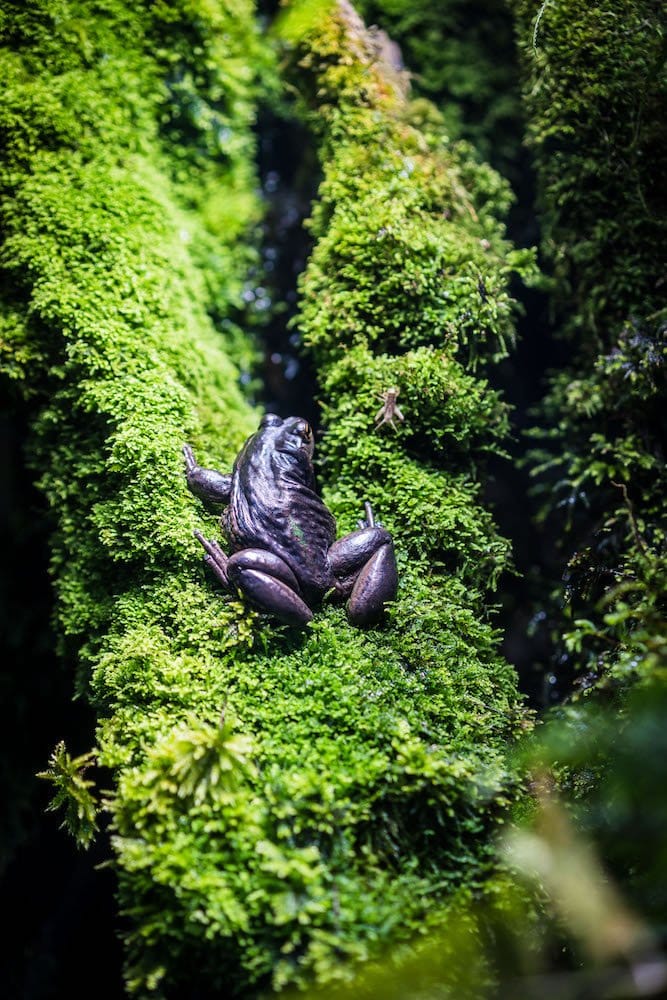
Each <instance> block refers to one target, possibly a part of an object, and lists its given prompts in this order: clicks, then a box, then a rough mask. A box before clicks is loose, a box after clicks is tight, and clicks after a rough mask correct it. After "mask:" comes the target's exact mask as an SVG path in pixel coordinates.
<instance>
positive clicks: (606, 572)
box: [514, 0, 667, 687]
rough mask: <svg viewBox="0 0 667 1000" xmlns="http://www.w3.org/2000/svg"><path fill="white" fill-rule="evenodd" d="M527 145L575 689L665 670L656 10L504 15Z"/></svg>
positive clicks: (547, 476) (545, 452)
mask: <svg viewBox="0 0 667 1000" xmlns="http://www.w3.org/2000/svg"><path fill="white" fill-rule="evenodd" d="M514 7H515V9H516V12H517V23H518V26H519V32H520V34H519V38H520V44H521V48H522V52H523V55H524V59H525V70H526V105H527V109H528V112H529V117H530V127H529V140H530V143H531V145H532V148H533V150H534V153H535V158H536V165H537V173H538V178H539V186H540V190H539V204H540V207H541V213H542V220H543V225H544V234H545V238H544V251H545V255H546V256H547V258H548V259H549V261H550V262H551V266H552V270H553V278H554V282H553V289H554V296H553V298H554V306H555V314H556V317H557V323H558V325H559V328H560V329H561V331H562V333H563V334H564V335H565V336H567V337H569V338H570V341H571V343H572V364H571V365H570V366H568V367H567V369H565V370H564V371H561V372H558V373H556V374H555V375H554V376H553V378H552V380H551V385H550V390H549V393H548V395H547V397H546V400H545V402H544V406H543V420H544V426H546V427H548V428H549V430H548V431H544V430H538V431H536V432H535V434H536V436H537V437H538V438H539V439H541V444H540V447H539V448H538V449H536V451H535V453H534V455H533V466H534V472H535V475H536V477H538V479H537V481H538V488H539V489H540V490H541V491H542V492H543V495H544V509H543V517H545V518H547V517H548V518H550V520H551V523H552V524H553V525H555V527H556V530H557V531H558V533H559V534H564V535H565V537H566V539H567V541H566V545H567V547H568V550H569V551H568V554H569V556H570V558H569V564H568V568H567V571H566V583H567V591H566V594H565V598H566V614H567V617H568V619H569V620H568V621H566V622H565V623H563V620H562V618H559V619H557V620H556V623H555V625H556V628H557V629H563V627H564V628H565V630H566V631H567V632H568V634H567V635H566V640H565V641H566V645H567V647H568V649H569V653H570V654H571V660H572V663H573V672H574V673H575V674H578V675H579V678H580V680H581V682H582V683H583V685H584V687H590V686H591V685H593V684H595V683H598V682H605V681H607V680H609V678H610V676H616V677H617V678H622V679H623V680H630V679H631V678H633V677H635V676H636V675H637V674H640V675H642V676H646V675H650V674H652V673H654V671H655V670H656V669H657V670H663V671H664V665H665V653H666V651H667V648H666V644H665V643H666V637H667V629H666V628H665V618H664V600H663V595H664V582H665V529H666V522H665V501H664V497H665V489H666V487H667V480H666V479H665V466H664V451H665V438H664V430H663V426H662V425H663V423H664V421H663V418H662V411H663V410H664V405H665V396H666V391H665V390H666V388H667V383H666V377H665V371H666V362H667V340H666V336H665V333H666V331H667V323H666V318H665V313H664V309H661V307H662V305H663V303H662V299H663V292H662V288H661V283H662V281H663V278H664V275H663V262H662V258H663V257H664V253H663V248H664V245H665V238H666V237H667V213H666V211H665V209H666V207H667V206H666V204H665V192H664V186H661V185H660V184H659V182H658V177H659V173H660V166H659V165H660V164H662V163H664V160H665V154H666V152H667V127H666V125H665V120H664V114H663V108H664V98H665V78H664V74H661V72H660V67H661V65H662V62H663V60H664V38H663V30H662V21H661V16H660V15H661V10H660V7H659V5H658V4H656V3H652V2H644V0H642V2H632V3H621V2H618V3H614V2H612V3H605V4H585V3H583V2H581V3H579V2H577V3H570V4H568V5H563V4H557V3H554V4H544V5H542V6H539V5H538V4H537V3H527V2H521V0H520V2H516V3H515V4H514Z"/></svg>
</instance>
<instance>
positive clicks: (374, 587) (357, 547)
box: [329, 503, 398, 625]
mask: <svg viewBox="0 0 667 1000" xmlns="http://www.w3.org/2000/svg"><path fill="white" fill-rule="evenodd" d="M364 509H365V513H366V518H365V520H363V521H360V522H359V529H358V530H357V531H353V532H352V533H351V534H349V535H346V536H345V537H344V538H341V539H340V540H339V541H337V542H334V544H333V545H332V546H331V548H330V549H329V565H330V567H331V569H332V570H333V573H334V576H335V578H336V581H337V590H338V593H339V594H341V596H343V597H347V595H348V594H349V596H350V599H349V601H348V603H347V615H348V618H349V619H350V621H351V622H352V624H353V625H372V624H373V623H374V622H377V621H378V620H379V618H380V617H381V616H382V612H383V611H384V605H385V604H386V603H387V602H388V601H393V599H394V597H395V596H396V591H397V589H398V571H397V569H396V557H395V555H394V544H393V541H392V538H391V535H390V534H389V532H388V531H387V530H386V529H385V528H383V527H381V526H380V525H378V524H376V523H375V518H374V516H373V509H372V507H371V505H370V504H369V503H366V504H364Z"/></svg>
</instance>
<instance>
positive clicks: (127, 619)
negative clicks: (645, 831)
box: [0, 0, 531, 995]
mask: <svg viewBox="0 0 667 1000" xmlns="http://www.w3.org/2000/svg"><path fill="white" fill-rule="evenodd" d="M130 8H131V9H130ZM341 11H342V13H341ZM4 13H5V17H4V32H5V36H4V37H5V43H6V47H5V48H4V49H3V52H2V61H1V63H0V65H1V67H2V74H3V93H4V94H5V95H6V100H5V101H4V103H3V107H2V109H1V110H0V135H1V136H2V145H3V150H4V158H3V161H2V167H1V171H0V185H1V187H2V221H3V243H2V248H1V250H0V264H1V266H2V282H3V284H2V291H3V326H2V330H3V354H2V357H3V359H6V363H5V362H3V363H5V372H6V377H7V379H12V380H14V382H15V384H16V385H17V387H18V388H20V389H21V390H22V391H23V392H24V393H25V394H26V396H27V397H28V398H29V399H30V401H31V406H32V407H33V410H34V426H33V438H32V443H31V461H32V463H33V466H34V468H35V469H36V471H37V474H38V475H39V478H40V483H41V487H42V489H43V491H44V494H45V496H46V497H47V499H48V502H49V504H50V508H51V510H52V516H53V522H54V536H53V558H52V571H53V577H54V584H55V587H56V590H57V595H58V607H57V615H58V625H59V632H60V635H61V646H62V650H63V652H66V653H69V654H72V655H75V656H76V657H77V659H78V663H79V669H78V682H77V684H78V689H79V691H80V692H81V693H83V694H85V695H86V696H87V697H89V698H90V699H91V700H92V701H93V703H94V705H95V707H96V710H97V712H98V715H99V730H98V747H97V750H96V753H97V759H98V761H99V762H100V763H101V764H102V765H103V766H105V767H107V768H111V770H112V772H113V775H114V787H113V789H112V791H111V792H110V793H109V795H108V796H107V799H106V802H105V806H104V808H105V809H106V811H107V812H109V813H110V816H111V820H110V821H111V830H112V834H113V848H114V857H115V867H116V870H117V873H118V880H119V903H120V908H121V911H122V913H123V915H124V918H125V921H126V924H125V926H126V928H127V930H126V932H125V938H126V943H127V970H126V971H127V982H128V989H129V990H130V991H131V992H134V993H138V994H141V995H146V994H151V993H155V992H165V991H166V992H168V993H169V994H171V995H173V994H178V993H179V991H181V992H184V993H187V994H188V995H192V993H193V992H197V991H200V992H202V993H207V994H212V993H215V992H216V991H218V992H219V991H220V990H223V989H224V990H226V991H231V992H236V993H238V994H243V995H248V993H249V992H251V991H252V990H254V989H259V988H260V987H265V986H271V987H272V988H274V989H280V988H282V987H283V986H284V985H285V984H288V983H292V984H297V985H299V986H302V987H303V986H305V985H307V984H309V983H312V982H313V981H314V980H315V981H319V982H328V981H331V980H334V979H336V978H337V977H345V976H347V975H349V970H348V964H347V963H348V962H350V963H353V964H354V963H358V962H360V961H363V960H364V959H366V958H367V957H368V956H371V955H373V954H376V953H377V952H378V951H379V949H380V948H381V947H382V946H383V945H384V944H385V943H386V942H388V941H396V940H407V939H408V938H411V937H412V936H413V935H414V934H415V933H420V932H422V931H423V930H424V929H426V928H427V927H428V926H429V924H430V923H432V922H435V921H436V920H437V919H438V908H439V904H441V903H444V902H445V901H446V900H447V899H448V898H449V896H450V894H451V892H452V891H453V890H454V889H455V888H457V887H459V886H460V885H461V884H465V886H466V887H467V889H468V890H469V891H471V892H473V891H475V888H476V886H477V885H478V883H479V882H480V880H482V879H483V877H484V875H485V872H486V870H487V869H488V867H489V864H490V858H491V847H490V842H491V837H492V834H493V830H494V828H495V824H496V822H497V820H498V819H499V818H501V817H502V816H503V815H504V813H505V810H506V807H507V803H508V801H509V798H510V797H511V795H512V793H513V778H512V776H511V774H510V773H509V770H508V765H507V763H506V760H505V756H504V745H505V740H506V738H507V737H508V735H511V734H512V733H513V732H514V730H515V729H516V728H517V726H518V725H519V724H520V720H521V707H520V699H519V698H518V695H517V691H516V684H515V677H514V673H513V671H512V670H511V668H510V667H509V666H508V665H507V664H506V663H505V662H504V661H503V660H502V659H501V658H500V657H499V656H498V653H497V644H498V636H497V634H496V632H495V631H494V629H493V627H492V625H491V624H490V623H489V621H488V584H489V583H490V582H492V581H493V580H494V578H495V577H496V575H497V574H498V572H499V571H500V570H501V568H502V567H503V566H504V565H505V564H506V561H507V545H506V543H505V542H504V541H503V540H502V539H500V538H499V537H498V535H497V532H496V530H495V528H494V526H493V524H492V521H491V518H490V516H489V514H488V513H487V512H486V511H485V510H484V509H483V507H482V506H481V504H480V503H479V489H480V487H479V469H480V467H481V464H480V463H482V462H483V459H484V456H485V455H486V454H487V453H488V452H489V450H492V449H496V448H497V447H498V442H499V441H500V440H502V437H503V435H504V434H505V432H506V424H507V413H506V410H505V408H504V407H503V405H502V403H501V402H500V400H499V399H498V397H497V395H496V394H495V393H494V392H492V391H491V390H490V389H489V388H488V386H487V384H486V383H485V381H484V380H483V379H482V378H481V377H478V376H476V375H475V374H474V373H473V372H472V370H466V364H467V362H468V360H469V359H470V358H473V359H475V358H477V359H479V362H483V361H484V359H489V358H492V357H494V356H498V355H500V354H502V352H503V350H504V345H505V344H506V343H508V342H510V341H511V338H512V321H511V310H512V307H513V306H512V302H511V299H510V297H509V295H508V292H507V281H508V278H509V274H510V273H511V272H512V270H514V269H519V270H520V271H526V272H529V271H530V268H531V261H530V255H525V254H524V255H521V254H516V253H514V252H513V251H512V250H511V248H510V247H509V245H508V244H507V243H506V241H505V239H504V235H503V231H502V226H501V225H500V223H499V222H498V221H497V215H498V213H499V212H501V211H502V210H503V209H504V208H505V207H506V205H507V201H508V194H507V189H506V187H505V185H503V184H502V182H500V181H499V179H498V178H497V176H496V175H495V174H494V173H493V172H492V171H490V170H489V169H488V168H486V167H480V166H475V165H473V164H472V163H471V160H470V158H469V156H468V154H467V152H466V149H465V148H464V147H459V148H456V149H452V148H449V147H447V146H446V144H445V143H444V141H443V139H442V134H441V127H440V125H439V123H438V119H437V115H435V116H433V117H432V123H431V124H430V125H428V127H427V128H426V131H425V132H422V131H421V130H420V129H419V128H417V127H416V125H415V124H414V122H415V120H416V119H415V111H414V108H412V109H410V108H409V107H408V106H407V105H406V103H405V100H404V98H403V96H402V92H401V88H400V85H399V84H398V83H396V84H395V83H394V82H393V81H392V79H391V77H390V75H389V74H387V73H385V71H384V70H383V69H382V68H381V67H377V66H376V65H375V63H374V62H373V61H372V60H369V50H368V38H367V36H366V34H365V32H364V31H363V28H362V27H361V26H360V25H359V23H358V22H357V21H356V19H355V18H354V17H353V16H352V14H351V12H350V10H349V9H348V8H345V7H343V8H340V10H338V9H336V10H333V11H332V12H331V14H330V15H327V14H326V12H324V13H323V12H322V11H321V10H317V11H315V12H314V20H311V22H310V23H311V28H310V29H308V30H307V31H306V36H307V37H305V38H303V37H302V36H301V35H300V34H297V38H296V44H298V46H299V51H300V55H301V58H302V60H303V63H304V65H303V66H302V69H303V72H302V73H301V74H300V76H299V79H300V82H301V86H302V93H303V95H304V100H305V99H306V98H307V97H308V96H309V95H310V96H311V98H312V97H313V95H314V94H315V93H316V92H318V91H319V98H318V102H317V111H316V113H315V114H314V115H313V118H312V121H313V123H315V124H316V125H317V128H318V132H319V135H320V137H321V138H322V140H323V142H322V155H323V158H324V163H325V174H326V176H325V180H324V184H323V187H322V189H321V193H320V201H319V203H318V206H317V209H316V211H315V214H314V218H313V222H312V226H313V232H314V235H315V236H316V238H317V245H316V249H315V250H314V253H313V256H312V259H311V262H310V264H309V267H308V271H307V273H306V275H305V277H304V280H303V286H302V295H303V298H302V309H301V315H300V321H299V322H300V324H301V327H302V330H303V332H304V335H305V337H306V339H307V341H308V343H309V345H310V348H311V350H312V352H313V356H314V358H315V360H316V363H317V365H318V368H319V370H320V372H321V378H322V387H323V392H325V394H326V404H327V411H326V412H327V422H328V427H329V430H328V433H327V437H326V439H325V442H324V445H323V448H322V452H323V463H322V473H323V478H324V480H325V487H326V496H327V499H328V500H329V502H330V504H331V506H332V509H333V510H334V511H335V513H336V515H337V517H338V519H339V528H340V530H341V531H344V530H348V529H350V528H351V527H353V524H354V520H355V519H356V517H357V516H358V514H359V507H360V503H361V501H362V500H363V499H365V498H366V497H368V498H370V499H371V500H373V501H374V502H375V503H376V505H377V508H378V510H379V511H380V513H381V515H382V517H383V518H384V519H385V520H386V523H387V525H388V526H389V527H390V528H391V529H392V531H393V532H394V534H395V536H396V540H397V549H398V558H399V563H400V567H401V575H402V584H401V590H400V593H399V599H398V601H397V602H396V604H395V606H394V607H393V609H392V611H391V613H390V615H389V618H388V621H387V623H386V624H385V625H384V626H383V627H381V628H379V629H376V630H374V631H369V632H359V631H356V630H353V629H351V628H350V627H349V625H348V624H347V622H346V620H345V616H344V613H343V611H342V609H340V608H332V607H328V608H325V609H324V610H322V611H321V612H319V613H318V615H317V616H316V619H315V622H314V624H313V626H312V627H311V629H310V630H309V631H308V632H307V633H306V634H305V635H300V634H294V633H293V632H291V631H290V630H289V629H287V628H286V627H281V626H276V624H275V623H274V622H272V621H267V620H265V619H264V618H262V617H261V616H259V615H258V614H256V613H255V612H253V611H251V610H249V609H248V608H247V607H245V606H243V605H241V604H240V603H239V602H238V601H236V600H234V599H231V598H230V597H229V596H227V597H226V598H225V597H223V596H222V595H221V594H220V593H219V592H217V590H216V588H215V587H214V585H213V584H212V583H211V581H210V580H209V579H207V578H206V577H205V575H204V573H203V570H202V569H201V564H200V560H199V556H198V553H197V552H196V548H197V546H196V543H195V542H194V540H193V539H192V529H193V528H194V527H196V526H198V527H200V528H201V529H202V530H204V531H205V532H206V533H211V532H213V533H215V532H216V531H217V526H216V525H215V519H214V518H213V517H212V516H211V515H207V514H205V513H204V512H203V511H202V510H201V508H200V505H199V504H197V503H196V502H195V501H194V500H193V498H192V497H190V496H189V495H188V493H187V490H186V487H185V481H184V477H183V472H182V467H181V459H180V446H181V444H182V442H183V441H185V440H188V441H190V442H192V444H193V445H194V446H195V448H196V449H197V454H198V455H199V456H201V458H202V459H203V460H204V461H206V462H209V463H211V464H216V465H218V466H220V467H228V466H229V465H230V464H231V460H232V458H233V455H234V454H235V452H236V450H237V449H238V446H239V444H240V442H241V441H242V440H243V438H244V437H245V435H246V434H247V433H248V432H249V431H250V430H251V429H253V428H254V426H255V425H256V415H254V414H252V413H251V411H250V410H249V408H248V407H247V405H246V404H245V402H244V400H243V399H242V397H241V395H240V392H239V391H238V388H237V381H238V368H237V367H236V365H235V364H234V361H235V360H236V361H238V360H239V359H240V358H241V357H242V356H243V355H244V352H246V353H247V348H246V347H243V346H241V347H240V349H239V345H240V344H242V341H241V339H240V338H239V335H238V333H237V332H234V331H232V333H231V335H229V334H228V333H227V332H226V329H227V327H228V326H229V325H230V323H233V319H234V315H235V313H234V309H235V306H236V305H237V304H238V299H239V296H240V291H241V289H242V286H243V280H244V277H245V274H246V272H247V268H248V266H249V264H250V263H251V262H252V261H254V259H255V253H254V250H253V249H252V238H253V232H254V228H255V225H256V220H257V218H258V206H257V204H256V201H255V197H254V194H253V191H254V185H255V182H254V176H253V170H252V165H251V162H250V158H251V155H252V151H253V143H252V138H251V125H252V116H253V102H254V100H255V99H256V96H257V92H258V89H259V84H258V82H257V80H256V77H255V76H254V75H253V74H252V73H251V72H250V71H249V67H250V66H253V65H255V66H256V67H259V68H260V69H262V68H264V69H265V68H266V67H267V66H270V57H269V55H268V54H267V50H266V42H265V41H262V40H259V39H258V37H257V33H256V28H255V25H254V22H253V18H252V10H251V8H250V6H249V5H247V4H246V3H244V2H241V0H239V2H238V3H237V4H235V5H234V6H233V8H229V7H225V8H224V9H223V8H222V7H219V6H218V5H217V4H215V3H198V2H193V3H186V2H185V0H183V3H182V4H178V5H174V4H154V3H151V4H146V5H145V6H137V5H127V4H125V3H122V2H121V0H109V2H107V3H105V4H104V5H103V6H102V7H100V5H99V4H94V5H92V4H91V5H89V4H87V3H86V2H83V0H81V2H80V3H77V4H62V5H61V6H57V5H54V4H51V3H49V4H46V3H42V4H40V3H38V2H36V0H35V2H32V3H30V4H28V5H25V4H23V5H21V6H20V7H19V6H18V5H16V6H12V5H5V8H4ZM292 26H293V27H294V22H292ZM303 30H305V29H304V28H303V24H302V26H301V28H300V29H299V31H303ZM308 61H310V63H309V65H310V70H309V71H308V72H306V69H307V66H306V63H307V62H308ZM422 110H423V109H422ZM411 116H412V117H411ZM427 117H428V116H427ZM423 119H424V115H423V114H422V118H421V119H420V120H421V121H422V123H423ZM429 120H430V118H429ZM364 151H365V153H366V155H368V156H369V157H370V161H369V167H370V166H372V168H373V169H372V170H371V169H368V170H367V171H366V170H364V171H362V170H361V169H360V165H361V164H362V162H363V155H364ZM351 170H354V173H350V171H351ZM355 206H356V209H355ZM380 211H383V212H385V215H386V216H387V217H386V219H385V220H384V221H385V222H386V223H387V224H388V225H389V226H390V227H391V229H390V230H389V233H388V239H387V240H386V242H382V240H380V241H379V243H378V242H377V235H378V228H379V226H378V218H377V217H376V213H377V212H380ZM380 225H381V223H380ZM371 247H379V248H380V250H381V253H377V254H376V253H373V252H371V250H370V248H371ZM445 278H446V279H447V281H446V283H445V281H444V280H443V279H445ZM378 288H380V289H381V294H378V290H377V289H378ZM343 307H344V308H343ZM389 380H390V381H391V382H392V384H394V383H395V384H396V385H398V386H399V387H400V389H401V393H402V395H401V401H403V400H405V412H406V422H405V425H404V426H403V425H401V427H400V428H399V429H398V430H397V431H396V433H395V434H394V432H393V431H392V430H391V429H390V428H386V427H385V428H383V429H382V431H377V432H376V431H374V430H373V427H372V424H373V414H374V411H375V410H376V409H377V406H378V400H377V399H376V398H375V394H376V392H377V391H378V390H381V389H385V388H386V387H387V382H388V381H389ZM221 713H222V718H221ZM62 754H63V760H65V762H66V763H67V761H69V764H68V767H69V765H70V764H71V765H72V766H73V765H74V764H76V763H77V761H74V762H72V761H71V760H70V759H69V757H67V754H66V751H64V750H63V751H62ZM88 759H89V758H88V757H86V758H85V760H86V761H87V760H88ZM77 760H80V758H77ZM65 770H67V768H65ZM70 770H71V768H70ZM74 777H77V775H75V776H74ZM71 778H72V775H70V776H69V779H71ZM69 779H68V780H69ZM78 779H80V774H78ZM85 780H86V796H88V794H89V791H90V789H89V786H88V784H87V781H88V778H86V779H85ZM61 784H62V783H61ZM70 784H73V785H74V786H75V787H79V785H78V784H77V781H70ZM63 788H65V786H64V785H63ZM86 803H87V807H88V806H90V801H89V799H88V798H86ZM71 805H72V807H74V805H75V804H74V803H71ZM88 819H90V816H88Z"/></svg>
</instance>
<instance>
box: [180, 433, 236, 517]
mask: <svg viewBox="0 0 667 1000" xmlns="http://www.w3.org/2000/svg"><path fill="white" fill-rule="evenodd" d="M183 457H184V458H185V478H186V481H187V484H188V489H189V490H190V492H191V493H194V495H195V496H196V497H199V499H200V500H203V501H204V502H205V503H215V504H226V503H229V497H230V494H231V490H232V477H231V476H230V475H226V474H225V473H223V472H218V471H217V469H204V468H203V467H202V466H201V465H197V459H196V458H195V456H194V452H193V450H192V448H191V447H190V445H189V444H184V445H183Z"/></svg>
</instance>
